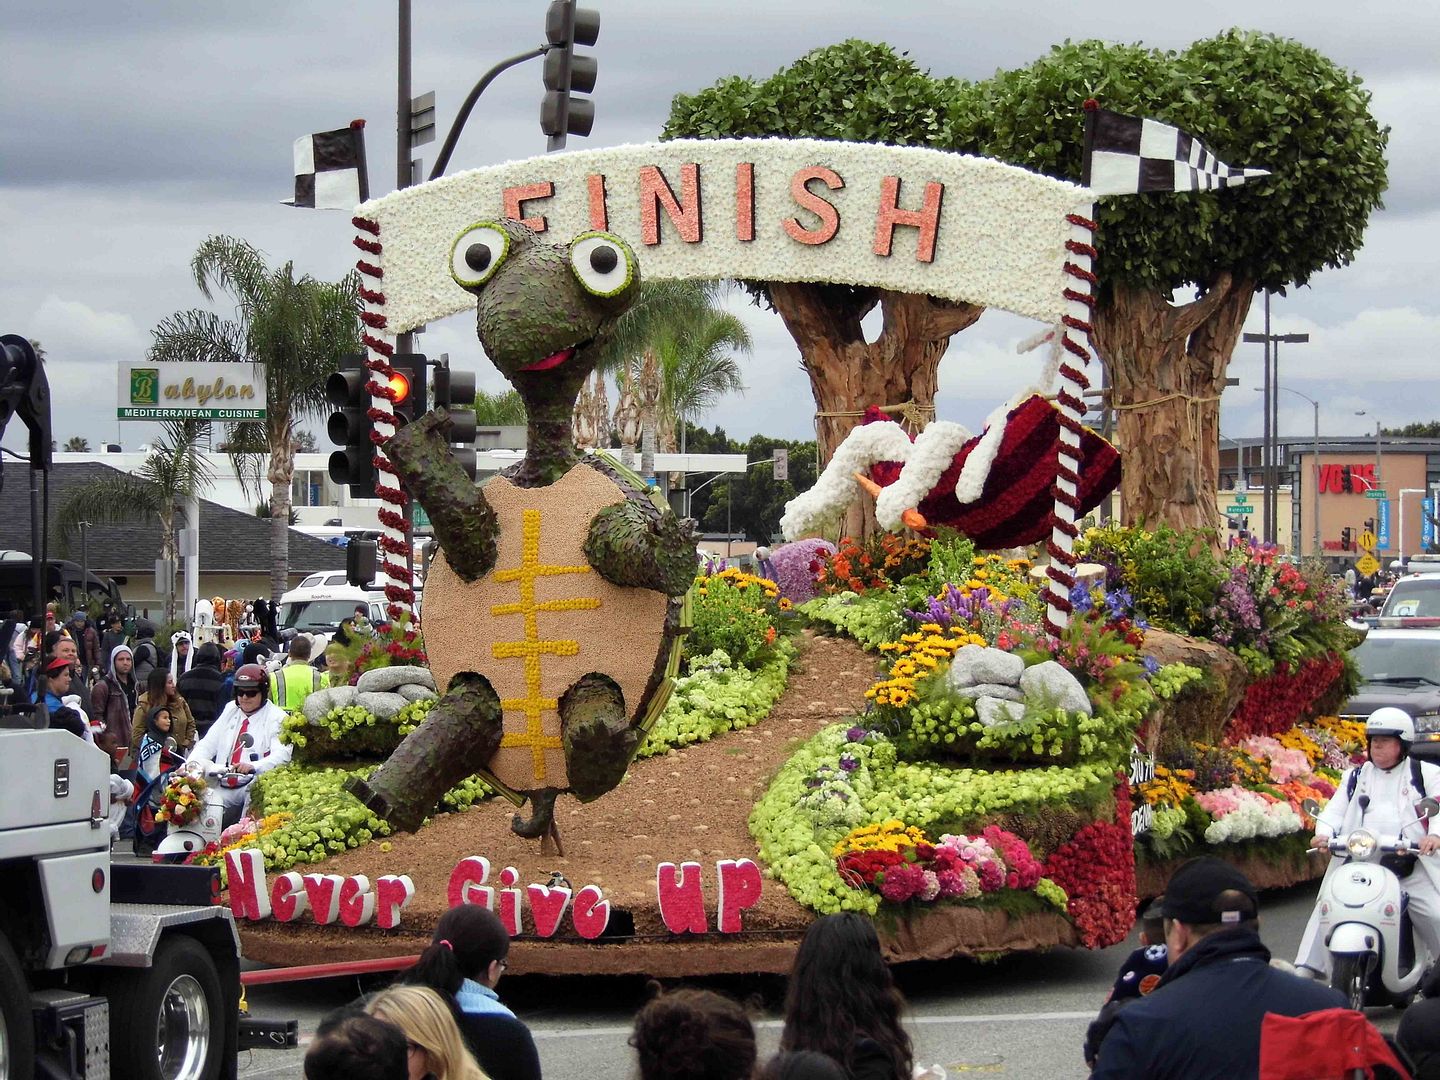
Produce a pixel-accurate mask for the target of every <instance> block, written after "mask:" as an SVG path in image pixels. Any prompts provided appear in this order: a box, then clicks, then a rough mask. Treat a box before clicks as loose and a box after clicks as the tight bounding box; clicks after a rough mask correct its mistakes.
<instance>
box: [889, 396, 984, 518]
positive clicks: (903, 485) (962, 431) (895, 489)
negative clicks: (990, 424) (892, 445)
mask: <svg viewBox="0 0 1440 1080" xmlns="http://www.w3.org/2000/svg"><path fill="white" fill-rule="evenodd" d="M969 438H970V430H969V428H966V427H963V426H961V425H960V424H955V423H951V422H950V421H949V420H936V421H933V422H932V423H930V424H928V425H927V426H926V428H925V430H924V431H922V432H921V433H920V434H919V436H918V437H917V438H916V439H915V443H914V446H913V447H912V448H911V450H910V454H909V458H908V460H906V463H905V467H904V468H903V469H901V470H900V476H899V478H898V479H897V480H896V481H895V483H893V484H891V485H890V486H889V487H887V488H885V489H884V490H883V491H881V492H880V495H879V497H878V498H877V499H876V500H875V520H876V521H878V522H879V523H880V524H881V525H883V526H885V528H887V529H895V528H898V527H899V525H900V515H901V514H903V513H905V511H906V510H913V509H914V508H915V507H916V506H918V505H919V504H920V500H921V499H923V498H924V497H925V496H926V495H928V494H929V493H930V491H931V490H932V489H933V488H934V487H935V485H936V484H937V483H938V482H939V481H940V474H941V473H943V472H944V471H945V470H946V469H947V468H949V466H950V462H951V461H953V460H954V459H955V455H956V454H958V453H959V452H960V448H961V447H962V446H964V445H965V442H966V440H968V439H969ZM892 460H893V459H892Z"/></svg>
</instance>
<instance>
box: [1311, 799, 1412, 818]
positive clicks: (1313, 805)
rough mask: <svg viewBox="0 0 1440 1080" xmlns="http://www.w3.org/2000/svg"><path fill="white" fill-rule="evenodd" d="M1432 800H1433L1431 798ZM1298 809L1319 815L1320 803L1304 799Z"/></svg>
mask: <svg viewBox="0 0 1440 1080" xmlns="http://www.w3.org/2000/svg"><path fill="white" fill-rule="evenodd" d="M1431 801H1432V802H1433V801H1434V800H1431ZM1300 809H1301V810H1304V811H1305V815H1306V816H1307V817H1312V818H1313V817H1319V816H1320V804H1319V803H1318V802H1316V801H1315V800H1314V799H1305V800H1303V801H1302V802H1301V803H1300Z"/></svg>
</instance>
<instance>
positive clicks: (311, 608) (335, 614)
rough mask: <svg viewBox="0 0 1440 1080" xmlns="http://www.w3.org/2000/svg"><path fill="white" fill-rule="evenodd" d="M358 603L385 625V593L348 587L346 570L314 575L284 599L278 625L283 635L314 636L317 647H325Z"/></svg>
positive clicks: (282, 598) (369, 614)
mask: <svg viewBox="0 0 1440 1080" xmlns="http://www.w3.org/2000/svg"><path fill="white" fill-rule="evenodd" d="M356 604H364V605H366V607H367V609H368V612H369V613H368V615H367V616H366V617H367V618H368V619H369V620H370V621H371V622H372V623H382V622H385V620H386V615H385V594H384V593H383V592H377V591H375V590H372V589H361V588H357V587H356V586H354V585H347V584H346V582H345V571H343V570H337V571H329V572H327V573H323V574H311V575H310V576H309V577H307V578H306V579H305V580H303V581H302V582H300V584H299V585H297V586H296V587H295V588H293V589H291V590H290V591H289V592H287V593H285V594H284V595H283V596H281V597H280V610H279V611H278V612H277V613H276V625H277V626H278V628H279V630H280V633H281V634H282V635H283V634H284V633H285V631H286V630H294V631H295V632H296V633H300V634H311V635H314V636H315V637H316V638H317V640H316V642H315V644H316V647H317V648H324V646H325V644H326V643H328V642H329V640H330V635H332V634H333V633H335V631H336V630H337V629H338V628H339V626H340V623H341V620H343V619H348V618H350V617H351V616H352V615H353V614H354V613H355V605H356Z"/></svg>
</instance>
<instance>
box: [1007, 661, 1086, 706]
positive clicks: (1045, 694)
mask: <svg viewBox="0 0 1440 1080" xmlns="http://www.w3.org/2000/svg"><path fill="white" fill-rule="evenodd" d="M1020 689H1021V690H1023V691H1025V699H1026V700H1027V701H1030V702H1033V703H1034V704H1036V705H1044V706H1048V707H1050V708H1056V707H1058V708H1061V709H1064V710H1066V711H1067V712H1081V713H1084V714H1085V715H1086V716H1091V715H1093V714H1094V711H1095V707H1094V706H1093V705H1091V704H1090V695H1089V694H1087V693H1086V692H1085V687H1084V686H1082V685H1081V684H1080V680H1079V679H1077V678H1076V677H1075V676H1074V675H1072V674H1070V672H1069V671H1068V670H1066V668H1065V667H1064V665H1062V664H1058V663H1056V662H1055V661H1054V660H1046V661H1045V662H1044V663H1040V664H1036V665H1035V666H1034V667H1029V668H1026V669H1025V674H1023V675H1021V676H1020Z"/></svg>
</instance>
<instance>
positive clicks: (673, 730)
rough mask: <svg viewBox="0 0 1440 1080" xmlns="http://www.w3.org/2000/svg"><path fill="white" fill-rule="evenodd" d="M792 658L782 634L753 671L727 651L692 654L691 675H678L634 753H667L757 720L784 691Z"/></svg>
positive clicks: (641, 755)
mask: <svg viewBox="0 0 1440 1080" xmlns="http://www.w3.org/2000/svg"><path fill="white" fill-rule="evenodd" d="M794 656H795V648H794V646H793V645H791V644H790V642H789V641H788V640H787V639H785V638H781V639H780V640H779V641H778V642H777V643H776V645H775V647H774V649H773V650H771V653H770V655H769V656H768V657H767V658H766V659H765V660H764V662H763V663H761V664H760V665H759V666H758V667H755V668H753V669H752V668H747V667H743V666H741V665H739V664H736V663H735V661H734V659H733V658H732V657H731V656H730V654H729V653H727V652H725V651H724V650H723V649H716V650H714V651H713V652H710V653H707V654H705V655H702V656H692V657H690V658H689V660H688V661H687V663H688V666H689V668H690V670H689V673H688V674H684V675H680V676H678V677H677V678H676V679H675V685H674V689H673V691H672V692H671V694H670V699H669V700H668V701H666V702H665V708H664V709H662V710H661V712H660V716H659V719H657V720H656V721H655V725H654V727H652V728H651V729H650V731H649V733H648V734H647V735H646V736H645V740H644V742H642V743H641V744H640V750H639V753H638V754H637V755H636V756H637V757H641V758H645V757H651V756H653V755H655V754H663V753H666V752H668V751H670V750H674V749H677V748H679V747H682V746H689V745H690V744H692V743H699V742H705V741H707V740H709V739H713V738H714V737H715V736H716V735H719V734H722V733H723V732H726V731H732V730H735V731H738V730H740V729H742V728H747V727H750V726H751V725H753V724H756V723H759V722H760V721H761V720H763V719H764V718H765V717H766V716H767V715H769V713H770V709H771V708H772V707H773V706H774V704H775V702H776V701H778V700H779V699H780V695H781V694H782V693H784V692H785V680H786V676H787V675H788V673H789V670H790V664H791V661H792V660H793V659H794Z"/></svg>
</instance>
